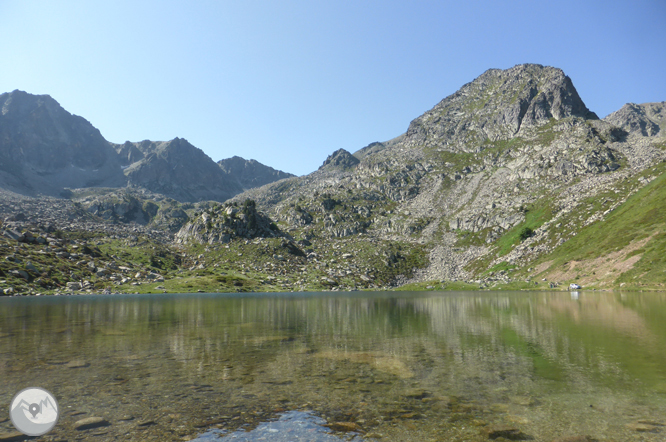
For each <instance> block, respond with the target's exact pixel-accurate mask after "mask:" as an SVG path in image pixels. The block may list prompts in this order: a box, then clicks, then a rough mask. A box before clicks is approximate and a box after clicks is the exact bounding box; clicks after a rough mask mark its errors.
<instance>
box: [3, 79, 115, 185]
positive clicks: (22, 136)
mask: <svg viewBox="0 0 666 442" xmlns="http://www.w3.org/2000/svg"><path fill="white" fill-rule="evenodd" d="M0 107H1V111H0V185H2V186H3V187H9V188H11V189H16V190H19V191H21V190H23V191H27V192H28V193H36V192H39V193H45V194H52V195H53V194H56V195H57V194H58V193H59V191H60V190H61V189H62V188H64V187H91V186H121V185H123V184H124V177H123V174H122V171H121V169H120V163H119V161H118V155H117V154H116V152H115V151H114V149H113V148H112V147H111V146H110V145H109V143H108V142H107V141H106V140H105V139H104V137H102V135H101V134H100V132H99V131H98V130H97V129H95V128H94V127H93V126H92V125H91V124H90V123H89V122H88V121H87V120H85V119H84V118H81V117H79V116H76V115H72V114H70V113H69V112H67V111H66V110H64V109H63V108H62V107H61V106H60V105H59V104H58V103H57V102H56V101H55V100H54V99H53V98H51V97H49V96H48V95H31V94H28V93H25V92H21V91H14V92H10V93H5V94H2V95H0Z"/></svg>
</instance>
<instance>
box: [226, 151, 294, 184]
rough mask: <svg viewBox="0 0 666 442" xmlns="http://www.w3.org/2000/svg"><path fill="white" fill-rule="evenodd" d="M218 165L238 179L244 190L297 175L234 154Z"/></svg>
mask: <svg viewBox="0 0 666 442" xmlns="http://www.w3.org/2000/svg"><path fill="white" fill-rule="evenodd" d="M217 164H218V166H220V168H221V169H222V170H223V171H224V172H225V173H226V174H227V175H228V176H229V177H230V178H232V179H234V180H236V181H238V183H239V184H240V186H241V187H242V188H243V190H247V189H252V188H254V187H261V186H263V185H265V184H269V183H272V182H274V181H279V180H282V179H285V178H291V177H294V176H295V175H293V174H291V173H287V172H282V171H281V170H276V169H273V168H272V167H269V166H265V165H263V164H261V163H260V162H259V161H256V160H246V159H243V158H241V157H239V156H233V157H231V158H227V159H224V160H220V161H218V162H217Z"/></svg>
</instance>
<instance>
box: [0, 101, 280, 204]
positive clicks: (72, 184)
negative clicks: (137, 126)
mask: <svg viewBox="0 0 666 442" xmlns="http://www.w3.org/2000/svg"><path fill="white" fill-rule="evenodd" d="M0 108H1V110H2V111H1V113H0V188H4V189H7V190H11V191H14V192H17V193H19V194H25V195H40V194H41V195H53V196H59V195H61V196H67V195H69V194H70V192H69V191H65V188H72V189H73V188H88V187H106V188H121V187H125V186H131V187H139V188H143V189H147V190H150V191H152V192H158V193H162V194H164V195H166V196H169V197H172V198H175V199H177V200H179V201H202V200H214V201H225V200H226V199H229V198H231V197H232V196H234V195H236V194H238V193H240V192H241V191H243V190H244V189H248V188H251V187H255V186H260V185H263V184H266V183H269V182H272V181H275V180H279V179H283V178H287V177H290V176H293V175H291V174H285V173H284V172H280V171H277V170H275V169H272V168H270V167H267V166H264V165H262V164H260V163H258V162H256V161H247V162H246V161H245V160H243V159H242V158H239V157H234V158H233V159H230V160H228V161H227V160H223V161H226V162H225V163H224V164H225V168H226V169H225V170H222V169H221V168H220V167H219V166H218V165H217V164H215V163H214V162H213V161H212V160H211V159H210V158H209V157H208V156H207V155H206V154H205V153H204V152H203V151H201V150H200V149H198V148H196V147H194V146H192V145H191V144H190V143H188V142H187V141H186V140H182V139H179V138H176V139H174V140H171V141H166V142H154V141H148V140H146V141H142V142H139V143H131V142H129V141H128V142H126V143H124V144H119V145H117V144H112V143H109V142H108V141H107V140H105V139H104V137H103V136H102V134H101V133H100V132H99V131H98V130H97V129H96V128H95V127H93V126H92V125H91V124H90V123H89V122H88V121H86V120H85V119H83V118H81V117H79V116H76V115H72V114H70V113H69V112H67V111H66V110H65V109H63V108H62V107H61V106H60V105H59V104H58V102H56V101H55V100H54V99H53V98H51V97H50V96H48V95H32V94H28V93H26V92H22V91H18V90H16V91H14V92H10V93H4V94H1V95H0Z"/></svg>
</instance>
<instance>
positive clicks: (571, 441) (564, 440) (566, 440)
mask: <svg viewBox="0 0 666 442" xmlns="http://www.w3.org/2000/svg"><path fill="white" fill-rule="evenodd" d="M552 442H598V441H597V439H595V438H593V437H591V436H568V437H558V438H557V439H553V441H552Z"/></svg>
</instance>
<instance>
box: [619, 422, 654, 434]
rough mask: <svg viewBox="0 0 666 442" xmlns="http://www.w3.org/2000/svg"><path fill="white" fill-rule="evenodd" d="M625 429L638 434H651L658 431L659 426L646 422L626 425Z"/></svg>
mask: <svg viewBox="0 0 666 442" xmlns="http://www.w3.org/2000/svg"><path fill="white" fill-rule="evenodd" d="M626 427H627V428H628V429H630V430H633V431H637V432H639V433H653V432H656V431H658V430H659V427H660V425H653V423H647V422H646V421H638V422H632V423H629V424H626Z"/></svg>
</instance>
